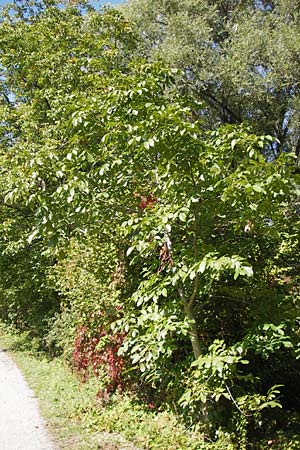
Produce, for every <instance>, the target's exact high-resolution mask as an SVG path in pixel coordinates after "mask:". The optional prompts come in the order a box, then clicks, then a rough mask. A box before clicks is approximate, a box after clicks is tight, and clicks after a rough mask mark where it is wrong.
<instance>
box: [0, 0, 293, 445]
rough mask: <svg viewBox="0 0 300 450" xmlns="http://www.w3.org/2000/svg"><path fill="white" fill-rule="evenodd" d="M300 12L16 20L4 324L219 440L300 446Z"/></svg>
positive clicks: (5, 81) (4, 119)
mask: <svg viewBox="0 0 300 450" xmlns="http://www.w3.org/2000/svg"><path fill="white" fill-rule="evenodd" d="M298 22H299V18H298V13H297V2H294V1H291V0H282V1H278V2H250V1H217V2H210V1H204V0H185V1H181V2H179V1H177V0H172V1H164V2H162V1H156V0H155V1H152V2H146V1H143V0H132V1H130V2H129V4H128V5H125V6H123V7H122V10H121V11H120V10H115V9H105V10H103V11H101V12H97V11H95V10H94V9H93V8H92V7H91V6H89V5H88V4H85V3H82V4H75V5H74V4H73V3H70V4H68V5H61V4H57V2H55V1H44V2H37V1H16V2H15V3H13V4H12V5H11V6H10V7H8V8H6V9H4V10H3V12H2V15H1V25H0V42H1V45H0V60H1V63H0V69H1V77H0V91H1V100H0V102H1V103H0V105H1V106H0V114H1V119H0V128H1V131H0V159H1V164H0V171H1V180H0V183H1V185H0V186H1V189H0V204H1V207H0V214H1V236H0V247H1V252H0V266H1V271H0V311H1V317H2V320H4V321H5V322H6V323H7V324H9V325H13V326H14V327H16V328H17V329H19V330H25V331H27V332H28V333H29V335H30V337H31V340H32V343H33V344H34V346H35V348H37V349H38V350H40V351H46V352H48V353H49V355H51V357H56V356H59V357H61V358H64V359H65V360H66V361H68V362H69V364H70V365H71V366H72V367H73V369H74V370H75V371H77V373H78V375H79V377H80V378H81V379H82V380H87V379H89V378H90V377H95V378H96V379H97V380H98V381H97V383H99V389H98V397H99V398H100V399H102V401H103V403H104V404H106V403H109V401H110V399H111V398H112V395H113V394H114V393H115V392H120V391H122V392H130V393H134V396H135V397H136V398H137V399H138V400H139V402H141V403H145V404H147V405H151V409H154V410H160V411H162V410H167V409H172V410H173V411H174V412H175V413H176V414H177V416H178V417H180V418H181V419H182V421H183V422H184V423H185V425H186V426H187V427H190V429H192V428H197V429H199V430H201V431H202V432H203V433H204V435H205V436H206V438H207V441H208V447H207V448H210V449H212V445H214V444H213V443H212V442H213V441H215V442H216V444H215V445H218V439H223V438H224V436H226V439H229V441H230V442H231V445H232V448H238V449H246V448H265V447H260V445H264V444H259V441H262V442H265V445H267V444H266V439H267V438H268V440H269V444H268V445H273V446H274V445H275V446H276V445H278V448H298V447H299V438H297V434H299V433H300V431H299V429H297V426H296V423H297V418H299V412H300V407H299V401H300V390H299V385H298V384H297V380H298V374H299V369H300V361H299V359H300V340H299V337H300V336H299V334H300V332H299V320H300V313H299V288H298V282H299V256H300V255H299V238H298V228H299V168H298V152H299V142H300V136H299V129H298V125H297V122H298V113H299V107H298V103H299V79H298V78H299V68H298V66H299V52H300V38H299V34H298V31H297V29H298V28H297V27H298V26H299V23H298ZM282 433H283V435H285V436H286V444H285V443H284V442H285V441H284V438H283V441H282V440H281V439H282V437H280V436H282ZM229 441H228V442H229ZM276 443H277V444H276ZM176 448H177V447H176ZM178 448H179V447H178ZM195 448H203V443H201V446H200V443H199V447H197V446H196V447H195ZM216 448H218V447H216ZM228 448H229V444H228Z"/></svg>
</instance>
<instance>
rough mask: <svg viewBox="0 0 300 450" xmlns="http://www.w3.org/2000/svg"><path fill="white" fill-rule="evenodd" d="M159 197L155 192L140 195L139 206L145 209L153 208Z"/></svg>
mask: <svg viewBox="0 0 300 450" xmlns="http://www.w3.org/2000/svg"><path fill="white" fill-rule="evenodd" d="M157 200H158V198H157V197H155V195H153V194H149V195H147V196H142V197H140V203H139V208H140V209H145V208H153V206H154V205H155V203H156V202H157Z"/></svg>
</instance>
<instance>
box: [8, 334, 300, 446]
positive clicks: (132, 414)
mask: <svg viewBox="0 0 300 450" xmlns="http://www.w3.org/2000/svg"><path fill="white" fill-rule="evenodd" d="M33 344H34V342H33ZM0 345H1V347H4V348H6V349H7V350H8V351H9V352H10V353H11V354H12V355H13V358H14V359H15V361H16V362H17V364H18V365H19V367H20V368H21V370H22V372H23V373H24V376H25V378H26V379H27V381H28V383H29V385H30V387H31V388H32V389H33V390H34V391H35V393H36V395H37V397H38V398H39V401H40V405H41V410H42V413H43V415H44V416H45V418H46V419H47V421H48V423H49V425H50V427H51V429H52V431H53V434H54V436H55V437H56V439H57V442H58V445H59V448H61V449H68V450H99V449H100V450H101V449H103V450H104V449H105V450H121V449H122V450H142V449H146V450H150V449H151V450H162V449H163V450H225V449H226V450H239V447H238V446H237V444H233V443H232V441H231V439H230V436H229V435H226V434H220V435H219V436H218V439H217V440H216V442H212V441H209V440H207V438H205V436H204V435H203V434H201V433H200V432H199V431H195V430H193V431H192V430H191V429H186V427H184V425H183V424H182V423H181V422H180V420H179V418H178V417H176V415H175V414H174V413H172V412H170V411H157V410H154V409H153V405H152V404H141V402H138V400H137V399H136V398H135V396H134V395H129V394H126V395H125V394H122V395H121V394H115V395H113V396H111V397H110V400H109V401H108V402H107V401H106V402H104V400H103V399H102V398H99V397H97V392H99V380H97V379H96V378H94V377H90V378H89V379H88V380H87V381H86V382H84V383H83V382H81V381H80V380H79V379H78V378H77V377H76V376H75V374H73V373H72V372H71V371H70V369H69V368H68V367H66V366H65V365H64V364H63V362H62V361H61V360H60V359H59V358H55V359H49V358H47V357H46V356H45V354H43V353H41V352H39V351H38V350H37V348H34V345H33V347H31V348H30V341H29V340H28V336H27V335H26V334H15V333H12V332H7V330H4V327H3V326H2V327H0ZM299 445H300V441H299V440H297V439H295V437H294V438H291V436H285V435H280V433H279V434H277V435H276V436H274V439H269V440H268V441H267V440H266V439H262V441H261V442H260V443H259V442H257V443H256V444H255V446H254V447H253V446H252V447H249V449H250V448H252V449H257V450H262V449H267V448H272V449H276V450H279V449H280V450H281V449H289V450H294V449H295V450H296V449H298V448H299Z"/></svg>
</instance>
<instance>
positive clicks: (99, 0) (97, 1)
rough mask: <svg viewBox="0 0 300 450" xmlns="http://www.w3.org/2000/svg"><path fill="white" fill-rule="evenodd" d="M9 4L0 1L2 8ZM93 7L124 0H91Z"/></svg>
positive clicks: (116, 3) (5, 1)
mask: <svg viewBox="0 0 300 450" xmlns="http://www.w3.org/2000/svg"><path fill="white" fill-rule="evenodd" d="M7 3H9V0H0V6H4V5H6V4H7ZM91 3H92V5H93V6H95V7H98V6H103V5H107V4H110V5H118V4H120V3H124V0H91Z"/></svg>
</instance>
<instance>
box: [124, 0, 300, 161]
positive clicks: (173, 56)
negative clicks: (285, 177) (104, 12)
mask: <svg viewBox="0 0 300 450" xmlns="http://www.w3.org/2000/svg"><path fill="white" fill-rule="evenodd" d="M298 8H299V2H298V1H292V0H278V1H250V0H243V1H230V0H229V1H227V0H220V1H207V0H181V1H178V0H166V1H162V0H154V1H152V2H148V1H147V0H129V2H128V5H126V6H125V7H124V11H125V14H126V15H127V16H128V17H130V19H132V20H133V21H134V22H135V23H136V26H137V29H138V31H139V33H140V35H141V37H142V38H143V39H142V48H141V51H142V52H143V53H144V54H145V55H147V56H150V57H151V58H156V57H157V56H161V57H163V58H165V59H166V61H168V62H169V63H170V64H172V65H175V66H176V67H178V66H179V67H181V68H182V69H183V70H184V72H185V77H184V79H183V81H184V87H183V88H185V89H189V90H191V91H192V92H193V93H194V95H195V96H196V98H198V99H200V100H203V101H204V102H205V105H206V107H204V108H202V109H201V110H199V111H197V112H198V114H199V115H200V117H201V118H202V120H204V122H205V123H206V126H207V127H209V128H210V127H215V126H217V125H219V124H220V123H231V124H233V123H241V122H246V123H249V124H251V126H253V127H254V130H255V131H256V132H258V133H264V134H270V135H272V136H274V137H276V138H277V139H278V140H279V142H274V143H273V145H272V146H271V150H272V153H273V155H274V156H276V155H277V154H278V152H280V150H282V149H283V150H287V149H289V150H290V151H291V150H294V151H295V152H296V154H297V155H298V154H299V150H300V137H299V98H300V92H299V82H300V76H299V52H300V37H299V21H300V17H299V10H298Z"/></svg>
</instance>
